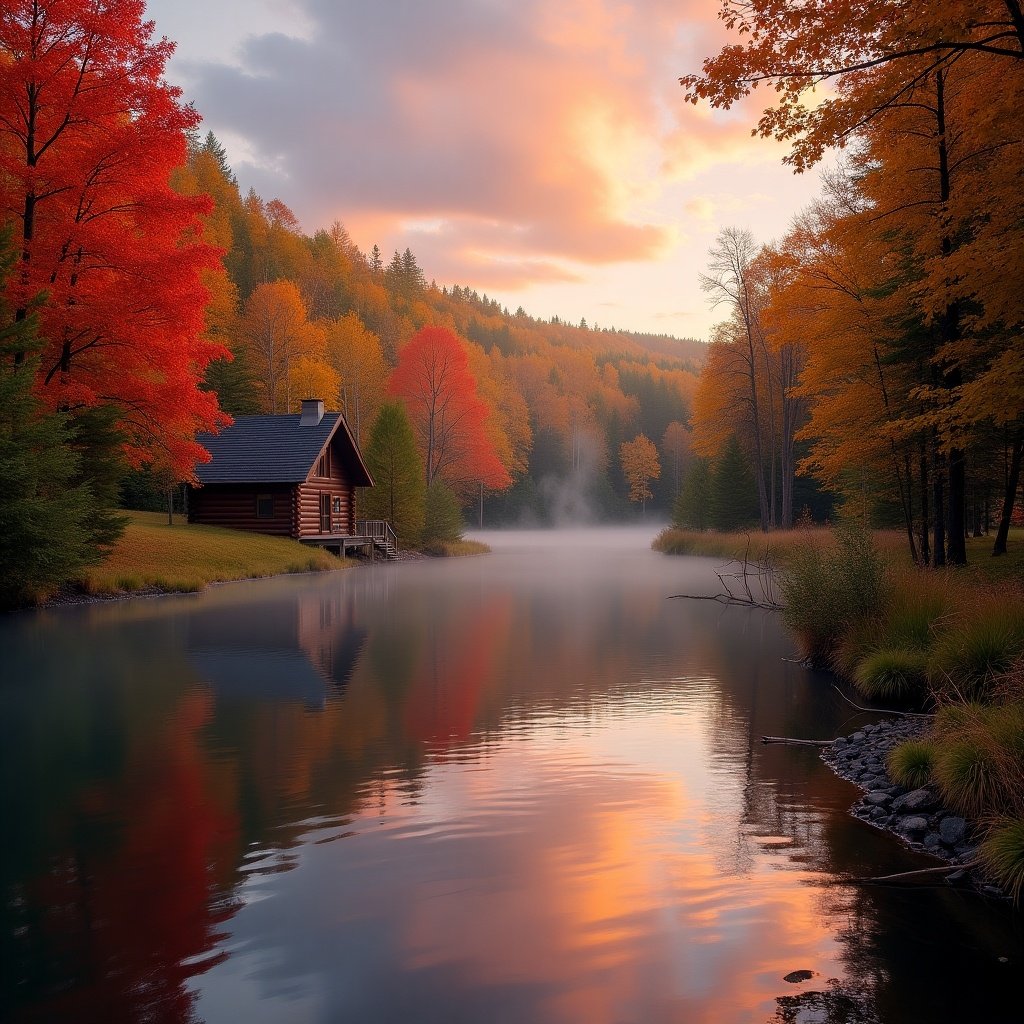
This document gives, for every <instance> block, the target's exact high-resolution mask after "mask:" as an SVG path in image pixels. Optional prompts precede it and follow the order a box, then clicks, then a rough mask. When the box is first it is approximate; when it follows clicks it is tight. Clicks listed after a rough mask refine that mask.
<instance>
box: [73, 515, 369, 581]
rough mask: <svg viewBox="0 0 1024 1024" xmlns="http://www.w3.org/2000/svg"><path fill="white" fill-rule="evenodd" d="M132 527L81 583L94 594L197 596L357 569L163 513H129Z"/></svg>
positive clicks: (321, 554)
mask: <svg viewBox="0 0 1024 1024" xmlns="http://www.w3.org/2000/svg"><path fill="white" fill-rule="evenodd" d="M127 516H128V526H127V528H126V529H125V532H124V534H123V535H122V537H121V538H120V540H119V541H118V542H117V544H116V545H115V546H114V548H113V549H112V550H111V552H110V555H109V556H108V557H107V559H106V560H105V561H104V562H102V563H101V564H100V565H97V566H93V567H91V568H90V569H89V570H88V573H87V575H86V577H85V578H84V579H83V580H82V581H81V586H82V589H83V590H84V591H85V592H86V593H88V594H115V593H121V592H131V591H138V590H148V589H156V590H166V591H186V592H188V591H196V590H202V589H203V587H205V586H207V585H208V584H210V583H219V582H224V581H227V580H243V579H254V578H257V577H260V576H276V575H278V574H281V573H294V572H319V571H325V570H328V569H339V568H342V567H344V566H345V565H348V564H352V563H350V562H343V561H341V560H340V559H339V558H337V557H336V556H335V555H331V554H328V553H327V552H326V551H322V550H321V549H319V548H310V547H306V546H305V545H304V544H300V543H299V542H298V541H294V540H289V539H287V538H282V537H265V536H262V535H261V534H258V533H249V532H246V531H244V530H225V529H221V528H219V527H215V526H194V525H189V524H188V523H186V522H184V521H183V520H181V519H178V518H177V517H176V519H175V523H174V525H173V526H168V525H167V516H166V515H165V514H164V513H162V512H128V513H127Z"/></svg>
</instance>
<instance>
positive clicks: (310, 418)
mask: <svg viewBox="0 0 1024 1024" xmlns="http://www.w3.org/2000/svg"><path fill="white" fill-rule="evenodd" d="M323 418H324V403H323V399H321V398H304V399H303V400H302V416H301V417H300V418H299V426H300V427H315V426H316V425H317V424H318V423H319V422H320V421H321V420H322V419H323Z"/></svg>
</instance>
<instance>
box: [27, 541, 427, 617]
mask: <svg viewBox="0 0 1024 1024" xmlns="http://www.w3.org/2000/svg"><path fill="white" fill-rule="evenodd" d="M434 557H439V556H434V555H429V554H426V553H424V552H422V551H400V552H399V554H398V557H397V558H395V559H393V560H392V561H394V562H421V561H425V560H427V559H429V558H434ZM348 563H351V564H343V565H338V566H332V567H331V568H329V569H303V570H301V571H300V572H274V573H268V574H266V575H261V576H239V577H237V578H236V579H231V580H211V581H210V582H209V583H207V584H205V585H204V586H202V587H200V588H199V589H198V590H184V589H168V588H164V587H158V586H147V587H139V588H138V589H137V590H114V591H107V592H104V593H94V594H90V593H87V592H86V591H85V590H82V589H81V588H79V587H75V586H74V585H70V584H67V585H65V586H63V587H61V588H60V590H58V591H57V593H55V594H54V595H53V596H52V597H48V598H47V599H46V600H45V601H40V602H39V603H38V604H32V605H25V606H23V607H21V608H10V609H8V612H7V613H8V614H15V613H18V612H32V611H47V610H48V609H51V608H76V607H82V606H84V605H92V604H111V603H115V602H119V601H132V600H135V599H136V598H138V599H140V600H143V599H147V598H154V597H184V596H188V595H193V596H198V595H200V594H203V593H205V592H206V591H207V590H209V589H210V588H211V587H224V586H228V585H229V584H232V583H254V582H256V581H257V580H273V579H279V578H280V577H282V576H325V575H328V574H330V573H335V572H347V571H348V570H350V569H358V568H361V567H362V566H364V565H373V564H376V563H374V562H371V561H370V560H369V559H348Z"/></svg>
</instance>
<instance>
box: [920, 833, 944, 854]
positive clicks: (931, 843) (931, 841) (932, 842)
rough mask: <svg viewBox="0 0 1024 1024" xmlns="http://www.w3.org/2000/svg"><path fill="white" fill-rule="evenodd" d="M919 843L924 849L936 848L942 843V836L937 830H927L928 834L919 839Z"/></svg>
mask: <svg viewBox="0 0 1024 1024" xmlns="http://www.w3.org/2000/svg"><path fill="white" fill-rule="evenodd" d="M921 845H922V846H924V848H925V849H926V850H937V849H938V848H939V847H940V846H941V845H942V837H941V836H940V835H939V833H938V832H929V833H928V835H926V836H925V837H924V839H922V840H921Z"/></svg>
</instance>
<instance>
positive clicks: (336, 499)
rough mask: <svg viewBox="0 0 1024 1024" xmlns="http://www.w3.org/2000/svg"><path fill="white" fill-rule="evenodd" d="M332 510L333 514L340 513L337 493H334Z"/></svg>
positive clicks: (339, 500)
mask: <svg viewBox="0 0 1024 1024" xmlns="http://www.w3.org/2000/svg"><path fill="white" fill-rule="evenodd" d="M333 511H334V514H335V515H337V516H340V515H341V498H339V497H338V496H337V495H335V497H334V504H333Z"/></svg>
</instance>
